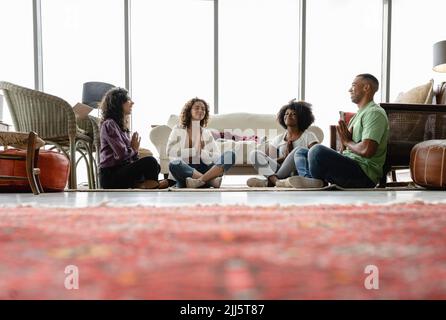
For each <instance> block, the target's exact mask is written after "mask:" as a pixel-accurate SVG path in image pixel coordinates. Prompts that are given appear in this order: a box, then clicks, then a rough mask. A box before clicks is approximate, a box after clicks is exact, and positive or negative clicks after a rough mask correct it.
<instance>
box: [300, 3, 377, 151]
mask: <svg viewBox="0 0 446 320" xmlns="http://www.w3.org/2000/svg"><path fill="white" fill-rule="evenodd" d="M307 9H308V17H307V23H308V24H307V56H306V59H307V65H306V66H307V69H306V100H307V101H308V102H310V103H312V104H313V108H314V113H315V117H316V122H315V124H316V125H317V126H319V127H320V128H321V129H322V130H323V131H324V134H325V138H324V144H326V145H328V144H329V142H330V137H329V126H330V125H331V124H336V123H337V121H338V119H339V111H341V110H342V111H353V112H356V110H357V106H356V105H355V104H353V103H352V102H351V100H350V94H349V93H348V90H349V88H350V86H351V83H352V81H353V79H354V78H355V76H356V75H357V74H360V73H371V74H373V75H374V76H375V77H376V78H378V80H380V79H381V48H382V44H381V33H382V27H381V21H382V1H381V0H337V1H332V0H311V1H308V2H307ZM375 101H376V102H378V103H379V102H381V92H380V91H379V92H377V93H376V95H375Z"/></svg>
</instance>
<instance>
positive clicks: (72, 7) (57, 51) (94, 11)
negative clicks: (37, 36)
mask: <svg viewBox="0 0 446 320" xmlns="http://www.w3.org/2000/svg"><path fill="white" fill-rule="evenodd" d="M42 29H43V31H42V34H43V58H44V59H43V67H44V68H43V75H44V91H45V92H47V93H50V94H54V95H56V96H59V97H61V98H63V99H65V100H66V101H68V102H69V103H70V104H75V103H76V102H80V101H81V98H82V85H83V83H84V82H88V81H100V82H107V83H111V84H113V85H116V86H122V87H123V86H124V85H125V80H124V79H125V76H124V75H125V65H124V3H123V1H122V0H94V1H90V0H64V1H60V0H42Z"/></svg>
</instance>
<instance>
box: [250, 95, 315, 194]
mask: <svg viewBox="0 0 446 320" xmlns="http://www.w3.org/2000/svg"><path fill="white" fill-rule="evenodd" d="M277 121H279V123H280V125H281V126H282V127H283V128H285V129H286V131H285V132H284V133H283V134H280V135H278V136H277V137H276V138H274V140H273V141H272V142H271V143H270V145H269V148H268V150H267V153H265V152H262V151H260V150H254V151H252V152H251V153H250V155H249V159H250V161H251V163H252V164H253V165H254V167H255V168H256V169H257V170H258V172H259V174H261V175H264V176H265V177H266V179H259V178H250V179H248V181H247V182H246V183H247V185H248V186H250V187H274V186H277V187H285V186H288V184H287V183H285V180H284V179H286V178H288V177H290V176H291V175H292V174H293V173H294V172H296V171H297V168H296V157H297V156H298V155H299V153H296V151H297V150H299V149H300V148H308V149H309V148H311V147H312V146H314V145H315V144H317V143H319V141H318V139H317V137H316V135H315V134H314V133H313V132H311V131H306V130H307V129H308V127H309V126H310V125H311V124H312V123H313V122H314V115H313V112H312V110H311V104H309V103H307V102H304V101H297V102H296V101H294V100H293V101H291V102H289V103H288V104H287V105H285V106H283V107H282V108H281V109H280V111H279V112H278V114H277ZM297 174H298V172H297Z"/></svg>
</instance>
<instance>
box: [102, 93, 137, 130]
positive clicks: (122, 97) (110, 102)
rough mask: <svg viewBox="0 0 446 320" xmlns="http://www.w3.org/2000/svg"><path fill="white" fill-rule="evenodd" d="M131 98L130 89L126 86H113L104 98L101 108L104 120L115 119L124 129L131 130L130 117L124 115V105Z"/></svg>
mask: <svg viewBox="0 0 446 320" xmlns="http://www.w3.org/2000/svg"><path fill="white" fill-rule="evenodd" d="M129 100H130V97H129V94H128V91H127V90H126V89H124V88H112V89H110V90H108V91H107V93H106V94H105V95H104V97H103V98H102V101H101V104H100V108H101V111H102V119H101V120H102V122H104V121H105V120H107V119H113V120H114V121H115V122H116V123H117V124H118V126H119V127H120V128H121V130H122V131H125V132H129V128H128V119H126V117H124V111H123V108H122V106H123V105H124V103H126V102H127V101H129Z"/></svg>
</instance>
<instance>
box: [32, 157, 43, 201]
mask: <svg viewBox="0 0 446 320" xmlns="http://www.w3.org/2000/svg"><path fill="white" fill-rule="evenodd" d="M38 161H39V149H36V151H35V153H34V168H38ZM34 180H35V181H36V185H37V188H38V189H39V192H40V193H44V190H43V187H42V184H41V183H40V174H35V175H34Z"/></svg>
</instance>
